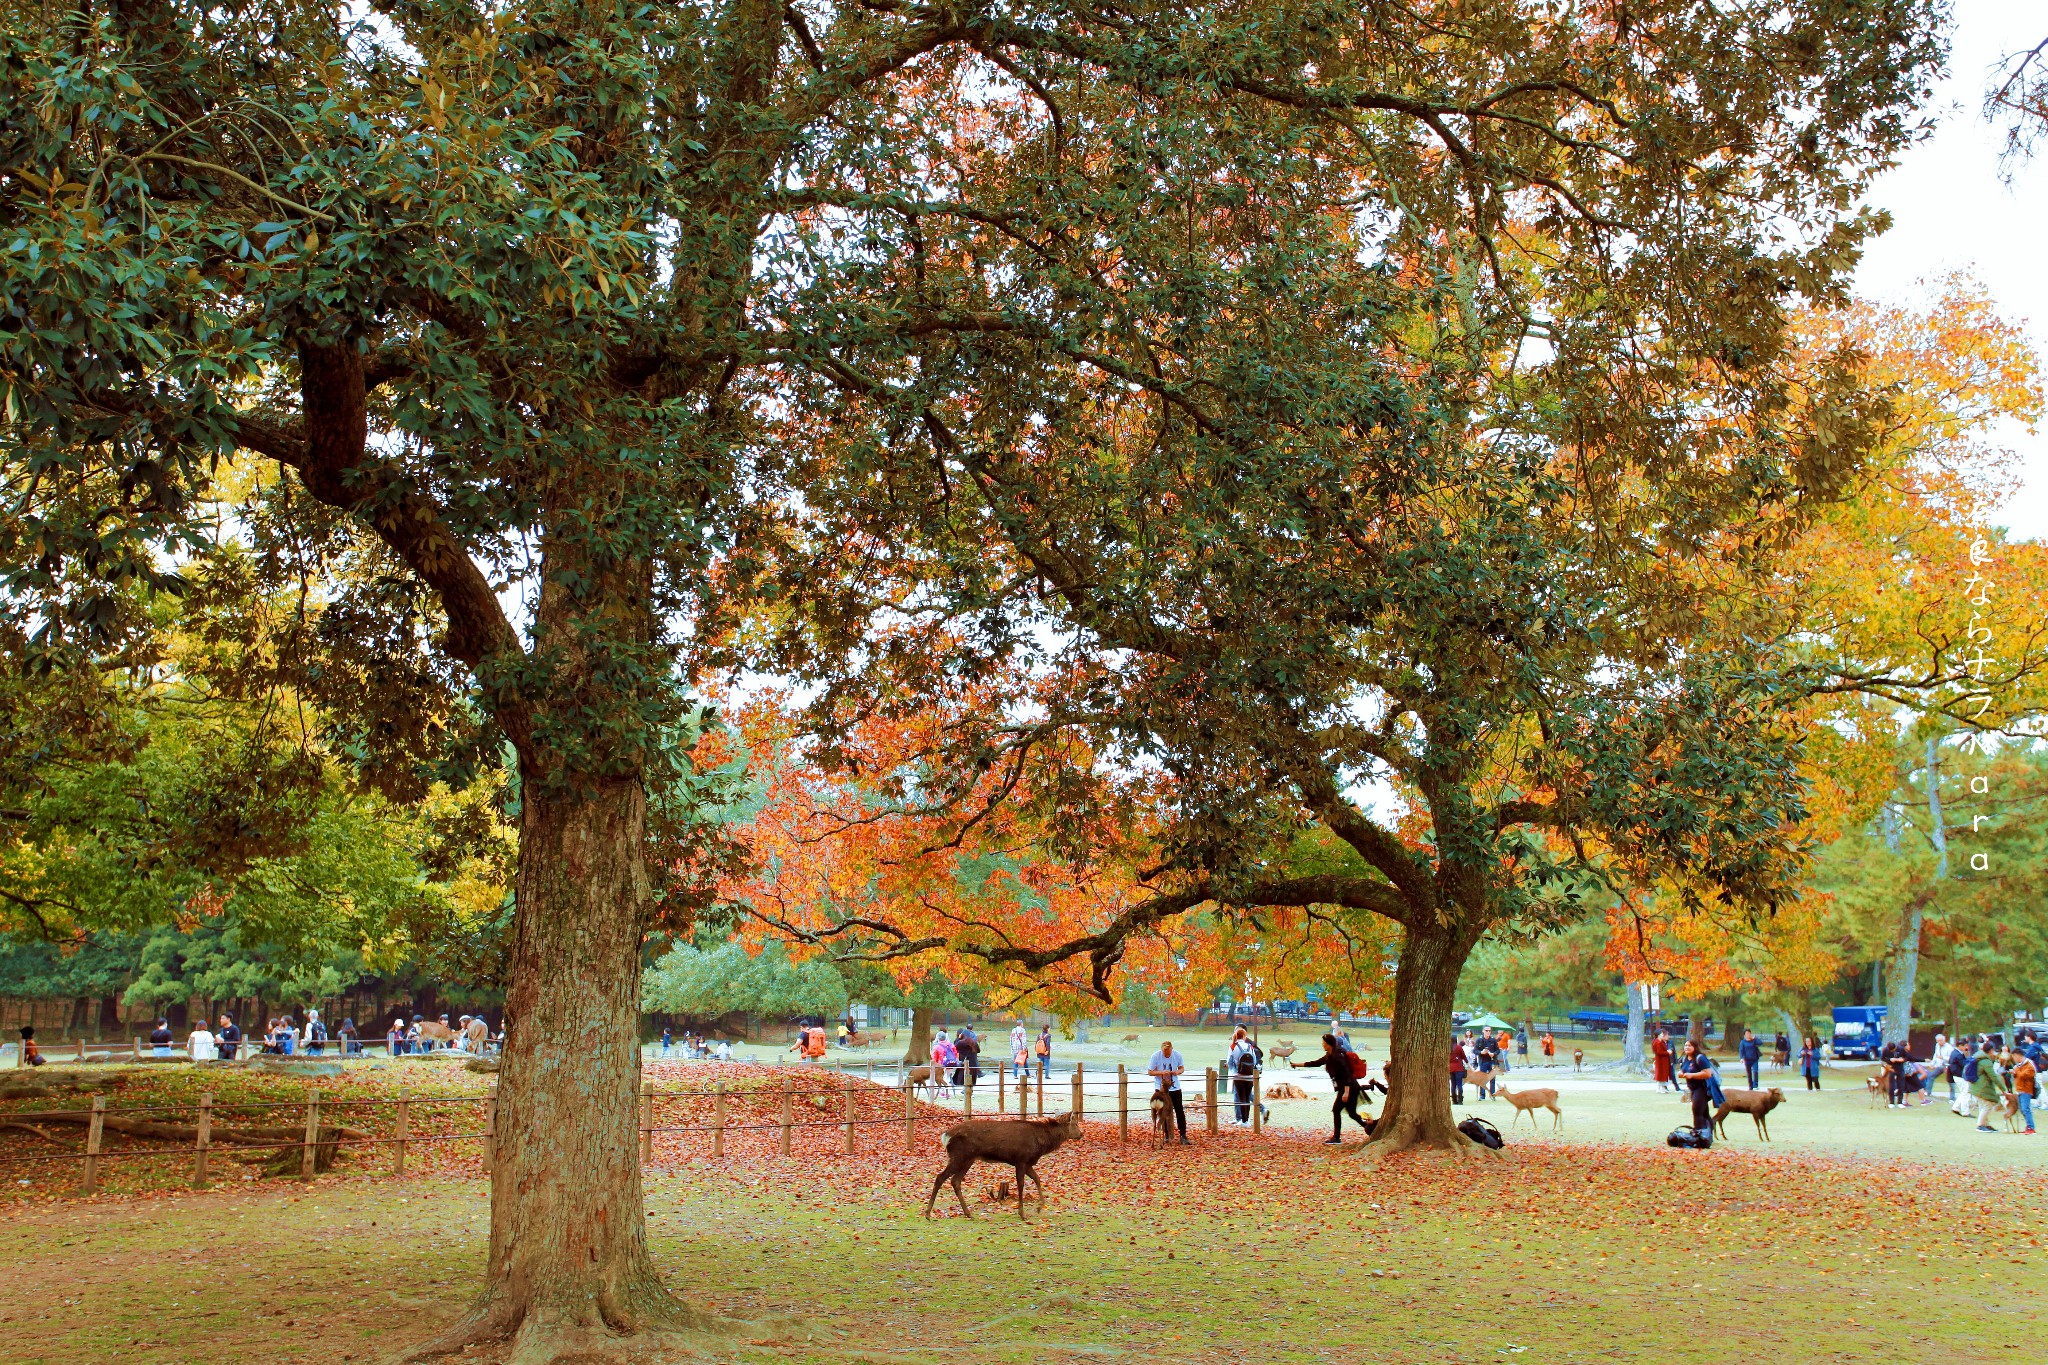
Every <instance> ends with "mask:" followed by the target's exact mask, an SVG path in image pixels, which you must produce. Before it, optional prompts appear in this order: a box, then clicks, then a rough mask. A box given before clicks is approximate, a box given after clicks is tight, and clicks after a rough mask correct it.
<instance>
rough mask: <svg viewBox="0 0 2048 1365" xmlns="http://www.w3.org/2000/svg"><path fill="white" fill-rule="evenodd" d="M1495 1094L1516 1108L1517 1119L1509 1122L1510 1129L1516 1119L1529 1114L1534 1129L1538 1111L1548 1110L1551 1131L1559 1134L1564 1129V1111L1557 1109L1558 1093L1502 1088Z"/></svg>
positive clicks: (1553, 1091) (1530, 1124) (1530, 1125)
mask: <svg viewBox="0 0 2048 1365" xmlns="http://www.w3.org/2000/svg"><path fill="white" fill-rule="evenodd" d="M1493 1093H1494V1094H1496V1095H1498V1096H1500V1097H1501V1098H1502V1099H1504V1100H1506V1101H1507V1102H1508V1103H1509V1104H1512V1105H1513V1106H1515V1118H1514V1119H1509V1120H1508V1127H1510V1128H1512V1127H1514V1126H1515V1119H1518V1118H1520V1117H1522V1115H1524V1114H1527V1115H1528V1116H1529V1127H1531V1128H1532V1129H1533V1128H1534V1127H1535V1126H1536V1111H1537V1110H1538V1109H1548V1110H1549V1111H1550V1129H1551V1131H1552V1132H1557V1131H1559V1130H1560V1129H1562V1128H1563V1127H1564V1110H1562V1109H1559V1108H1558V1107H1557V1092H1556V1091H1555V1090H1510V1089H1508V1088H1507V1087H1506V1086H1501V1087H1500V1088H1499V1089H1497V1090H1495V1091H1494V1092H1493Z"/></svg>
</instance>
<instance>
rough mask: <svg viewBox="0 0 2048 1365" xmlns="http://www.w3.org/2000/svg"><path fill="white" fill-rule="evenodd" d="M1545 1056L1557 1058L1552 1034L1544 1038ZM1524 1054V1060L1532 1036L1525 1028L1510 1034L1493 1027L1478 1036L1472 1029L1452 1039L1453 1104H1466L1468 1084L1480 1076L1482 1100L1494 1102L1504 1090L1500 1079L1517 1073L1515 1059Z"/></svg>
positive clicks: (1480, 1096)
mask: <svg viewBox="0 0 2048 1365" xmlns="http://www.w3.org/2000/svg"><path fill="white" fill-rule="evenodd" d="M1543 1041H1544V1045H1545V1048H1544V1055H1546V1056H1555V1055H1556V1048H1557V1043H1556V1041H1555V1040H1554V1039H1552V1038H1551V1036H1550V1035H1549V1034H1547V1033H1546V1034H1544V1035H1543ZM1518 1053H1519V1054H1520V1055H1521V1057H1522V1058H1523V1060H1524V1061H1526V1060H1527V1059H1528V1056H1529V1034H1528V1030H1526V1029H1524V1030H1521V1031H1519V1032H1517V1033H1509V1032H1508V1031H1507V1030H1506V1029H1502V1030H1500V1031H1499V1032H1498V1033H1496V1032H1494V1030H1492V1029H1490V1028H1486V1029H1481V1030H1480V1031H1479V1032H1478V1034H1477V1035H1476V1036H1475V1035H1474V1034H1473V1031H1472V1030H1471V1029H1466V1030H1465V1036H1464V1037H1463V1038H1457V1037H1453V1038H1452V1039H1451V1103H1452V1104H1463V1103H1464V1102H1465V1085H1466V1083H1467V1081H1468V1080H1469V1079H1470V1078H1471V1077H1473V1076H1477V1077H1478V1078H1479V1079H1478V1081H1476V1082H1474V1084H1476V1085H1477V1086H1478V1088H1479V1098H1480V1099H1482V1100H1485V1099H1491V1098H1493V1096H1494V1095H1495V1093H1497V1092H1498V1090H1499V1089H1500V1078H1501V1077H1502V1076H1505V1075H1506V1074H1507V1073H1508V1072H1509V1071H1511V1070H1513V1062H1512V1060H1511V1059H1512V1058H1513V1057H1514V1056H1515V1055H1516V1054H1518Z"/></svg>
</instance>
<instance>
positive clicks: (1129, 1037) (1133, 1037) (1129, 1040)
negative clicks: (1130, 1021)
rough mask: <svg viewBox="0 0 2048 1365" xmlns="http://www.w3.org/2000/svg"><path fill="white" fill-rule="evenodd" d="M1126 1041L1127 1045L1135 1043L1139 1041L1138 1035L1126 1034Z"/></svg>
mask: <svg viewBox="0 0 2048 1365" xmlns="http://www.w3.org/2000/svg"><path fill="white" fill-rule="evenodd" d="M1124 1041H1125V1042H1127V1043H1135V1042H1137V1041H1138V1035H1137V1034H1135V1033H1126V1034H1125V1035H1124Z"/></svg>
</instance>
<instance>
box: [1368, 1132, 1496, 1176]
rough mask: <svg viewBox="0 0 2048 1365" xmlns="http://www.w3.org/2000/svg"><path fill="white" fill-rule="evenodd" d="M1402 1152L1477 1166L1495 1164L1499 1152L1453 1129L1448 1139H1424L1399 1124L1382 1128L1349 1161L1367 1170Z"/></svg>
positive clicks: (1419, 1133)
mask: <svg viewBox="0 0 2048 1365" xmlns="http://www.w3.org/2000/svg"><path fill="white" fill-rule="evenodd" d="M1406 1152H1418V1153H1426V1154H1428V1155H1431V1156H1438V1157H1441V1158H1443V1159H1444V1160H1447V1161H1451V1162H1455V1163H1458V1164H1461V1165H1467V1164H1469V1165H1479V1164H1481V1163H1484V1162H1487V1161H1497V1160H1499V1159H1500V1158H1501V1156H1502V1154H1503V1153H1502V1152H1501V1151H1497V1150H1495V1149H1494V1148H1492V1147H1488V1146H1485V1145H1484V1144H1482V1143H1477V1142H1474V1141H1473V1140H1472V1139H1471V1138H1468V1137H1466V1136H1465V1135H1464V1134H1463V1133H1461V1132H1459V1131H1458V1130H1457V1129H1455V1128H1454V1129H1452V1130H1451V1133H1450V1137H1449V1138H1448V1139H1443V1138H1436V1139H1431V1138H1428V1137H1425V1136H1424V1135H1423V1133H1422V1132H1420V1131H1419V1129H1418V1128H1417V1127H1416V1126H1415V1125H1413V1124H1405V1123H1404V1124H1400V1125H1398V1127H1395V1128H1389V1127H1387V1126H1385V1125H1382V1126H1381V1128H1380V1129H1379V1131H1378V1132H1376V1133H1374V1134H1373V1136H1372V1139H1371V1141H1369V1142H1364V1143H1361V1144H1359V1146H1357V1147H1356V1148H1353V1149H1352V1153H1351V1156H1352V1159H1353V1160H1355V1161H1358V1162H1361V1163H1363V1164H1364V1165H1366V1166H1367V1167H1375V1168H1376V1167H1378V1166H1380V1165H1381V1164H1382V1163H1384V1162H1385V1161H1387V1159H1388V1158H1390V1157H1395V1156H1399V1155H1401V1154H1403V1153H1406Z"/></svg>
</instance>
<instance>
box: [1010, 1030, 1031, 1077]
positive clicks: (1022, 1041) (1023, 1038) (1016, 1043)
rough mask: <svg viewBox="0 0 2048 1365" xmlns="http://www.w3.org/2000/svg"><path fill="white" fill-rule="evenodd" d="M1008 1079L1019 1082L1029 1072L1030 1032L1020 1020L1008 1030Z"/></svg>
mask: <svg viewBox="0 0 2048 1365" xmlns="http://www.w3.org/2000/svg"><path fill="white" fill-rule="evenodd" d="M1010 1065H1011V1067H1012V1068H1013V1070H1012V1071H1011V1073H1010V1079H1011V1080H1013V1081H1021V1080H1023V1079H1024V1077H1025V1075H1026V1074H1027V1073H1029V1071H1030V1070H1031V1031H1030V1030H1029V1029H1027V1028H1025V1027H1024V1022H1023V1021H1022V1020H1021V1019H1020V1020H1018V1021H1017V1023H1016V1024H1014V1025H1012V1026H1011V1028H1010Z"/></svg>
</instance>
